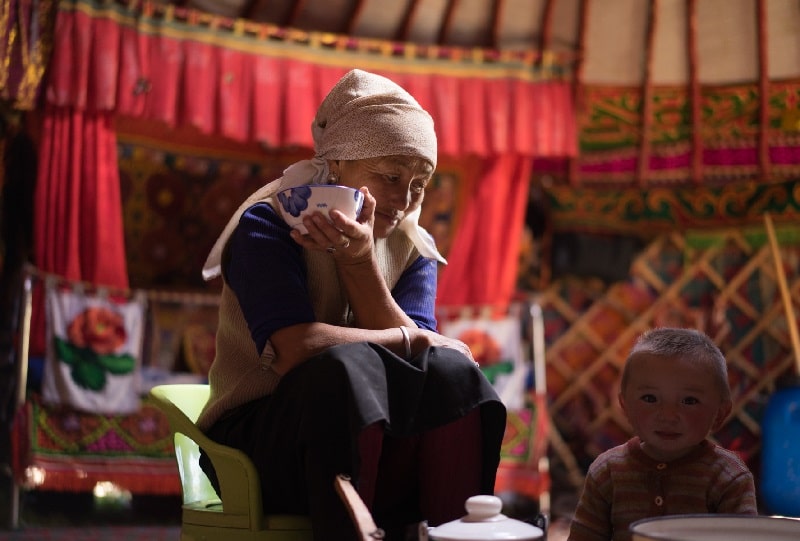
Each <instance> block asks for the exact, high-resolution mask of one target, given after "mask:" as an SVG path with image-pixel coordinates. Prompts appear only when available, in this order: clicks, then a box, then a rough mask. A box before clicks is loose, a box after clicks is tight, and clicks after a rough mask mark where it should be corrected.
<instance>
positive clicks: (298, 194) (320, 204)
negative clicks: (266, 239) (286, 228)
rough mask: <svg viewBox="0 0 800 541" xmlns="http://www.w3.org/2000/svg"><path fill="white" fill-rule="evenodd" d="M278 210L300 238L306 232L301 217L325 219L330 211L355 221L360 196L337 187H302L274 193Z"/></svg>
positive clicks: (349, 189)
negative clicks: (314, 215)
mask: <svg viewBox="0 0 800 541" xmlns="http://www.w3.org/2000/svg"><path fill="white" fill-rule="evenodd" d="M277 201H278V209H279V210H280V213H281V216H283V219H284V221H285V222H286V223H287V224H289V225H290V226H291V227H293V228H294V229H297V230H298V231H300V233H302V234H303V235H305V234H307V233H308V230H307V229H306V226H304V225H303V217H304V216H306V215H307V214H311V213H313V212H315V211H320V212H322V214H324V215H325V216H328V212H329V211H330V210H331V209H336V210H338V211H340V212H343V213H344V214H345V215H347V216H349V217H350V218H352V219H356V218H357V217H358V215H359V213H361V207H362V206H363V205H364V194H363V193H361V192H360V191H358V190H356V189H355V188H350V187H347V186H340V185H338V184H305V185H303V186H296V187H294V188H287V189H285V190H282V191H280V192H278V194H277Z"/></svg>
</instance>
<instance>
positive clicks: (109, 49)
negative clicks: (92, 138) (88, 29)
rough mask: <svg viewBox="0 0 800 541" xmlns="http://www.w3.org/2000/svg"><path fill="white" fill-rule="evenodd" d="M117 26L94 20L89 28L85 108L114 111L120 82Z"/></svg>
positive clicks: (118, 31)
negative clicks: (89, 53) (89, 52)
mask: <svg viewBox="0 0 800 541" xmlns="http://www.w3.org/2000/svg"><path fill="white" fill-rule="evenodd" d="M120 34H121V31H120V25H119V24H117V23H116V22H115V21H112V20H109V19H100V18H97V19H94V21H93V24H92V34H91V37H92V43H91V56H90V57H89V58H90V59H91V71H90V73H89V74H88V76H89V80H88V84H89V98H88V99H89V103H88V108H89V109H91V110H93V111H113V110H114V108H115V107H116V104H117V103H116V102H117V84H118V82H119V60H120Z"/></svg>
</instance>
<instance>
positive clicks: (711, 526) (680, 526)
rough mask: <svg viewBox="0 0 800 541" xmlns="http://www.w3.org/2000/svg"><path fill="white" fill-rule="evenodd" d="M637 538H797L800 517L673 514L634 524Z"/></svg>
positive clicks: (786, 540) (711, 540)
mask: <svg viewBox="0 0 800 541" xmlns="http://www.w3.org/2000/svg"><path fill="white" fill-rule="evenodd" d="M630 531H631V533H632V534H633V541H796V540H798V539H800V520H798V519H794V518H785V517H770V516H764V515H760V516H753V515H672V516H664V517H658V518H648V519H644V520H639V521H637V522H634V523H633V524H631V527H630Z"/></svg>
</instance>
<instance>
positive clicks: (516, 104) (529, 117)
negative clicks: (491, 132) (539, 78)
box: [509, 80, 537, 156]
mask: <svg viewBox="0 0 800 541" xmlns="http://www.w3.org/2000/svg"><path fill="white" fill-rule="evenodd" d="M536 88H537V87H534V86H533V85H530V84H528V83H526V82H524V81H520V80H515V81H512V82H511V84H510V88H509V91H510V93H511V96H510V102H511V108H510V116H511V125H510V127H509V129H510V130H511V132H512V136H511V147H510V149H509V150H510V151H511V152H512V153H514V154H519V155H521V156H525V155H534V156H535V155H536V146H535V145H536V142H535V138H534V137H533V134H532V133H531V130H530V124H531V122H535V121H536V119H535V118H533V103H532V102H533V99H534V94H535V89H536Z"/></svg>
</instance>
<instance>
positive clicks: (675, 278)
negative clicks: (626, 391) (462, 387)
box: [539, 229, 800, 484]
mask: <svg viewBox="0 0 800 541" xmlns="http://www.w3.org/2000/svg"><path fill="white" fill-rule="evenodd" d="M797 232H798V230H797V229H795V230H794V233H795V234H796V233H797ZM787 233H792V232H791V231H788V232H787V231H785V230H784V231H782V232H781V233H780V234H779V237H778V238H779V240H781V243H780V249H779V253H780V261H781V264H782V266H783V268H784V269H785V275H786V278H787V282H788V289H789V291H790V296H791V298H792V301H793V305H794V307H795V311H796V310H797V307H798V306H800V263H799V261H800V247H798V246H797V245H796V243H792V244H791V245H788V243H784V242H783V240H785V239H786V238H787ZM775 262H776V259H775V258H774V257H773V254H772V251H771V250H770V245H769V243H768V242H767V238H766V236H765V233H764V231H763V230H760V231H754V232H750V233H748V232H746V231H742V230H738V229H736V230H734V229H732V230H725V231H719V232H712V233H704V234H697V235H683V234H679V233H673V234H668V235H664V236H662V237H660V238H658V239H656V240H655V241H654V242H652V243H651V244H650V245H649V246H648V247H647V248H646V249H645V250H644V251H643V252H642V253H641V254H640V255H639V257H638V258H637V259H636V260H635V261H634V263H633V265H632V266H631V275H630V279H629V280H626V281H624V282H619V283H616V284H614V285H612V286H610V287H607V286H605V285H604V284H601V283H594V282H592V281H579V280H577V279H563V280H560V281H558V282H555V283H553V284H552V285H551V287H549V288H548V289H547V290H545V291H543V292H542V294H541V296H540V298H539V302H540V303H541V305H542V307H543V309H544V312H545V326H546V330H545V334H546V340H547V353H546V360H547V384H548V396H549V401H550V406H549V409H550V413H551V416H552V419H553V422H554V426H555V427H556V428H557V432H556V434H555V439H553V440H552V441H551V443H552V449H553V451H554V454H555V455H557V458H558V459H560V460H561V461H562V462H563V463H564V464H565V466H566V468H567V471H568V472H569V474H570V478H571V480H572V481H573V482H574V483H575V484H579V483H580V482H581V481H582V475H583V472H584V471H585V468H586V467H587V466H588V464H589V463H590V462H591V460H592V459H593V458H594V457H595V456H596V455H597V454H598V453H600V452H602V451H603V450H605V449H607V448H609V447H612V446H614V445H617V444H619V443H622V442H624V441H625V440H626V439H627V438H628V437H629V436H630V426H629V425H628V423H627V420H626V419H625V416H624V414H623V412H622V410H621V408H620V407H619V405H618V402H617V393H618V390H619V383H618V380H619V375H620V372H621V368H622V366H623V364H624V361H625V357H626V356H627V353H628V351H629V350H630V347H631V345H632V343H633V341H634V340H635V339H636V337H637V336H638V335H639V334H640V333H641V332H642V331H644V330H646V329H648V328H651V327H658V326H680V327H694V328H698V329H701V330H703V331H705V332H706V333H707V334H708V335H709V336H711V337H712V338H713V339H714V341H715V342H716V343H717V344H718V345H719V346H720V349H722V351H723V353H724V354H725V355H726V357H727V360H728V366H729V380H730V383H731V387H732V390H733V397H734V407H733V412H732V414H731V416H730V417H729V418H728V420H727V421H726V423H725V424H724V426H722V427H721V428H720V430H719V431H717V432H716V433H715V434H714V435H713V438H714V439H715V440H716V441H717V442H719V443H720V444H722V445H724V446H726V447H728V448H730V449H733V450H735V451H737V452H738V453H740V454H741V456H742V457H743V458H744V459H745V460H746V461H747V462H748V464H749V465H750V467H751V468H752V469H754V471H756V473H757V466H758V464H757V462H758V460H757V458H758V452H759V449H760V434H761V428H760V420H761V415H762V412H763V409H764V406H765V404H766V402H767V400H768V398H769V395H770V393H771V392H772V391H773V390H774V389H775V386H776V384H778V383H779V381H780V380H781V378H783V377H787V376H790V375H792V374H793V373H794V369H793V366H794V353H793V350H792V345H791V339H790V335H789V331H788V328H787V323H786V322H787V319H786V312H785V310H784V305H783V303H782V301H781V294H780V288H779V282H778V279H777V271H776V265H775Z"/></svg>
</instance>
